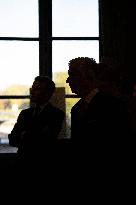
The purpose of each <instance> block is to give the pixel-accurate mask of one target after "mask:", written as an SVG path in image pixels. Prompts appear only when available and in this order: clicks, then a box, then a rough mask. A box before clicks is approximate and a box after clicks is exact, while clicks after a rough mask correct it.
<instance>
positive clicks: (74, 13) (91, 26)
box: [52, 0, 99, 136]
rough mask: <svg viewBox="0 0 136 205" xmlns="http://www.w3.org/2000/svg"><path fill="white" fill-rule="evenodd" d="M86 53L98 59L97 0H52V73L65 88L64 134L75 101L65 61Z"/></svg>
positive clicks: (68, 125) (59, 84) (56, 80)
mask: <svg viewBox="0 0 136 205" xmlns="http://www.w3.org/2000/svg"><path fill="white" fill-rule="evenodd" d="M79 56H84V57H85V56H88V57H91V58H95V59H96V61H97V62H98V61H99V13H98V1H97V0H74V1H73V0H69V1H67V0H52V75H53V79H54V81H55V83H56V84H57V86H62V87H63V86H64V87H65V89H66V101H65V102H66V115H67V136H70V110H71V107H72V106H73V105H74V104H75V103H76V101H77V100H79V99H77V98H75V97H74V96H73V95H72V93H71V90H70V88H69V86H68V85H67V84H66V78H67V71H68V61H69V60H70V59H72V58H75V57H79Z"/></svg>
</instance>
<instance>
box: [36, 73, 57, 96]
mask: <svg viewBox="0 0 136 205" xmlns="http://www.w3.org/2000/svg"><path fill="white" fill-rule="evenodd" d="M34 80H35V81H38V82H41V83H43V84H45V85H46V87H47V88H48V91H50V93H51V94H53V93H54V91H55V83H54V82H53V80H52V79H51V78H49V77H48V76H36V77H35V79H34Z"/></svg>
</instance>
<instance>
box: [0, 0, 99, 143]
mask: <svg viewBox="0 0 136 205" xmlns="http://www.w3.org/2000/svg"><path fill="white" fill-rule="evenodd" d="M38 3H40V0H39V1H38V0H11V1H9V0H0V18H1V19H2V21H1V22H0V143H8V139H7V136H8V133H9V132H10V131H11V130H12V128H13V126H14V124H15V122H16V119H17V117H18V115H19V113H20V111H21V110H22V109H25V108H27V107H28V106H29V98H27V97H24V98H23V97H22V98H18V96H29V88H30V86H31V84H32V82H33V80H34V77H35V76H37V75H39V73H40V66H39V64H40V62H39V59H40V58H39V55H40V52H39V41H40V39H39V22H38V20H39V19H40V18H39V16H40V15H42V14H41V13H38V12H39V11H41V12H43V11H42V10H39V8H38V7H39V6H38ZM50 22H51V23H52V36H50V38H51V39H52V44H51V46H52V58H51V59H52V78H53V80H54V81H55V83H56V86H57V87H65V90H66V98H65V103H66V117H67V119H66V128H67V133H66V134H67V136H70V110H71V107H72V106H73V105H74V103H75V102H76V101H77V100H78V99H77V98H74V97H70V95H71V94H72V93H71V90H70V88H69V86H68V84H66V78H67V71H68V61H69V60H70V59H72V58H75V57H79V56H84V57H85V56H88V57H91V58H95V59H96V61H97V62H98V61H99V9H98V0H52V21H50ZM45 26H46V24H45ZM45 30H46V29H45ZM48 35H50V34H48ZM45 46H46V45H45ZM45 69H51V68H45ZM12 96H14V97H13V98H12Z"/></svg>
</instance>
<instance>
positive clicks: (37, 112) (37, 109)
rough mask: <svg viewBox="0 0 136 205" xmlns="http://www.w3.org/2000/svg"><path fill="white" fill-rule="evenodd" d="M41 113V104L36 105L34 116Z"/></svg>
mask: <svg viewBox="0 0 136 205" xmlns="http://www.w3.org/2000/svg"><path fill="white" fill-rule="evenodd" d="M39 113H40V107H39V106H36V107H35V110H34V116H35V117H37V116H38V115H39Z"/></svg>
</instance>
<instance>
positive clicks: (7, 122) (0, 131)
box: [0, 99, 30, 143]
mask: <svg viewBox="0 0 136 205" xmlns="http://www.w3.org/2000/svg"><path fill="white" fill-rule="evenodd" d="M29 104H30V103H29V99H4V100H2V99H1V100H0V143H8V134H9V133H10V132H11V130H12V129H13V126H14V124H15V123H16V120H17V117H18V115H19V113H20V111H21V110H22V109H25V108H28V107H29Z"/></svg>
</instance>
